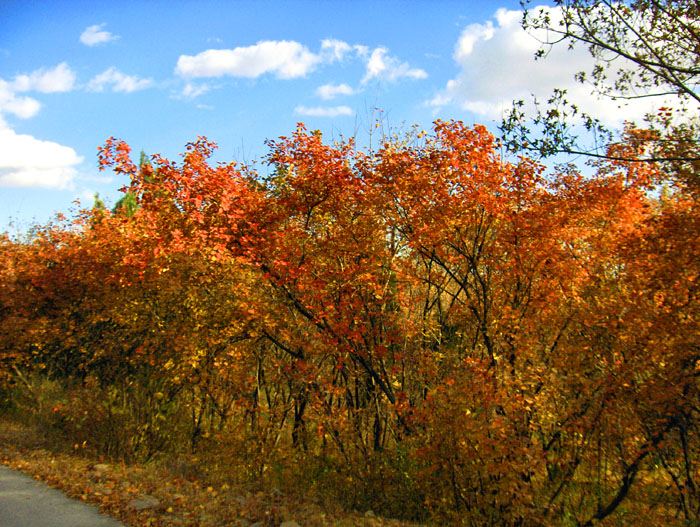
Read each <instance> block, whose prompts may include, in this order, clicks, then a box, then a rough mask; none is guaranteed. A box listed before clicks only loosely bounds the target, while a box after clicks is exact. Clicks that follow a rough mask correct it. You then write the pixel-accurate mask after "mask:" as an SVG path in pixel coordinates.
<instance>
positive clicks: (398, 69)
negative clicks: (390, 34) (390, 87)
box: [362, 48, 428, 83]
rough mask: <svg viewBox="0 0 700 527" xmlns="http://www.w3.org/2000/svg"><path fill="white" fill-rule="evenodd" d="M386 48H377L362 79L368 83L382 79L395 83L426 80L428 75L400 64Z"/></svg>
mask: <svg viewBox="0 0 700 527" xmlns="http://www.w3.org/2000/svg"><path fill="white" fill-rule="evenodd" d="M388 52H389V50H387V49H386V48H375V49H374V50H373V51H372V53H371V54H370V56H369V58H368V59H367V69H366V72H365V76H364V78H363V79H362V82H363V83H366V82H368V81H370V80H372V79H382V80H385V81H389V82H394V81H396V80H398V79H400V78H404V77H405V78H409V79H425V78H426V77H427V76H428V74H427V73H426V72H425V71H423V70H421V69H416V68H411V67H409V65H408V63H406V62H400V61H399V59H397V58H396V57H391V56H389V55H387V53H388Z"/></svg>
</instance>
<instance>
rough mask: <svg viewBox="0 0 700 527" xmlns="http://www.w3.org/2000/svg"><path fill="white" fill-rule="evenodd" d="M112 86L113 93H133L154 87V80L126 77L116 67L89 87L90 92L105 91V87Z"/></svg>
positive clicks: (93, 80) (100, 75)
mask: <svg viewBox="0 0 700 527" xmlns="http://www.w3.org/2000/svg"><path fill="white" fill-rule="evenodd" d="M108 85H111V86H112V91H115V92H126V93H131V92H134V91H137V90H143V89H145V88H150V87H151V86H153V79H142V78H140V77H138V76H136V75H126V74H124V73H122V72H121V71H119V70H118V69H117V68H115V67H111V68H109V69H108V70H106V71H104V72H102V73H100V74H99V75H97V76H96V77H95V78H93V79H92V80H91V81H90V82H89V83H88V85H87V89H88V90H90V91H97V92H100V91H103V90H104V89H105V86H108Z"/></svg>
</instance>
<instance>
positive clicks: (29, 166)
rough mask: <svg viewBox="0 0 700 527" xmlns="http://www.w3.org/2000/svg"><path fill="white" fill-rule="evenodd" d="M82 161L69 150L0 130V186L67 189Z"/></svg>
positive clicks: (27, 136) (68, 148)
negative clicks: (76, 167)
mask: <svg viewBox="0 0 700 527" xmlns="http://www.w3.org/2000/svg"><path fill="white" fill-rule="evenodd" d="M82 161H83V158H82V157H80V156H79V155H77V154H76V152H75V150H73V149H72V148H70V147H67V146H63V145H59V144H58V143H54V142H51V141H41V140H39V139H35V138H34V137H32V136H30V135H21V134H17V133H15V132H14V131H13V130H10V129H8V128H0V186H3V187H44V188H58V189H63V188H68V187H70V186H71V184H72V181H73V179H74V177H75V176H76V173H77V171H76V169H75V165H77V164H79V163H82Z"/></svg>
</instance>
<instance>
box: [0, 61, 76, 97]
mask: <svg viewBox="0 0 700 527" xmlns="http://www.w3.org/2000/svg"><path fill="white" fill-rule="evenodd" d="M74 84H75V73H74V72H73V71H72V70H71V69H70V67H68V64H67V63H65V62H61V63H60V64H59V65H58V66H56V67H55V68H50V69H46V68H40V69H38V70H34V71H33V72H31V73H30V74H28V75H17V76H16V77H15V79H14V81H13V82H12V88H13V89H14V91H38V92H41V93H54V92H67V91H70V90H72V89H73V86H74Z"/></svg>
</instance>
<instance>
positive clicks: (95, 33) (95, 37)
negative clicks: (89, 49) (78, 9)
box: [80, 24, 119, 46]
mask: <svg viewBox="0 0 700 527" xmlns="http://www.w3.org/2000/svg"><path fill="white" fill-rule="evenodd" d="M105 25H106V24H96V25H94V26H89V27H87V28H86V29H85V31H83V32H82V34H81V35H80V42H82V43H83V44H85V45H86V46H97V45H98V44H105V43H107V42H110V41H112V40H116V39H118V38H119V36H117V35H113V34H112V33H110V32H109V31H103V30H102V28H103V27H104V26H105Z"/></svg>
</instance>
